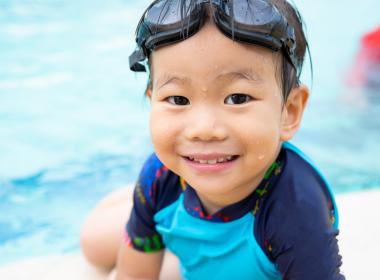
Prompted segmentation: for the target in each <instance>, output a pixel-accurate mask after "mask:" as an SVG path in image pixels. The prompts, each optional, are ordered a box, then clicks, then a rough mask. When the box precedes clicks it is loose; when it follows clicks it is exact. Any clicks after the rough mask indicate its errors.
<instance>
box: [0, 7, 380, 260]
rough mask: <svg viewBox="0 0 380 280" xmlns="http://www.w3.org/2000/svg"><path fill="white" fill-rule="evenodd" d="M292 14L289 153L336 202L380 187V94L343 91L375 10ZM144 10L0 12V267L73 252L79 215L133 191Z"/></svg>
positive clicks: (140, 145) (142, 141)
mask: <svg viewBox="0 0 380 280" xmlns="http://www.w3.org/2000/svg"><path fill="white" fill-rule="evenodd" d="M294 2H295V3H296V4H297V6H298V7H299V9H300V11H301V13H302V14H303V16H304V19H305V22H306V24H307V27H308V28H307V31H308V38H309V41H310V46H311V51H312V56H313V62H314V79H313V85H312V98H311V101H310V104H309V108H308V109H307V110H308V111H307V113H306V115H305V119H304V122H303V126H302V129H301V131H300V133H299V134H298V136H297V137H296V139H295V141H294V142H295V143H296V144H297V145H298V146H300V147H301V149H303V150H304V151H305V152H306V153H307V154H309V155H310V157H311V158H313V159H314V161H315V162H316V164H317V165H318V166H320V169H321V170H322V172H323V173H325V175H326V177H327V179H328V180H329V181H330V183H331V185H332V187H333V189H334V191H335V192H336V193H342V192H350V191H354V190H358V189H368V188H376V187H380V176H379V174H380V165H379V164H376V160H377V158H378V157H379V156H380V147H379V145H378V143H379V140H380V133H379V129H380V118H379V117H378V115H379V113H380V92H374V91H368V90H362V89H357V88H356V89H353V88H349V87H348V86H347V85H346V84H345V81H344V76H345V73H346V71H347V69H348V68H349V67H350V66H351V65H352V63H353V59H354V55H355V52H356V51H357V49H358V42H359V39H360V37H361V35H362V34H363V33H365V32H367V31H369V30H371V29H372V28H373V27H375V26H376V25H377V24H380V14H379V13H378V12H377V11H378V10H379V9H380V2H378V0H363V1H361V2H360V6H357V4H356V3H357V2H354V1H352V0H350V1H343V0H339V1H328V0H320V1H311V0H302V1H301V0H298V1H294ZM90 3H91V4H90ZM148 3H149V1H146V0H139V1H123V0H110V1H106V2H105V1H101V0H95V1H91V2H90V1H85V0H78V1H63V0H50V1H41V0H34V1H28V0H12V1H11V0H5V1H1V2H0V135H1V137H0V264H3V263H6V262H10V261H14V260H19V259H23V258H26V257H30V256H36V255H44V254H51V253H63V252H74V251H78V250H79V240H78V235H79V230H80V225H81V223H82V222H83V219H84V217H85V216H86V214H88V212H89V211H90V209H91V208H92V207H94V205H95V204H96V202H97V201H98V200H99V199H100V198H101V197H103V196H104V195H106V194H107V193H109V192H111V191H112V190H115V189H116V188H118V187H120V186H122V185H126V184H130V183H133V181H134V180H135V178H136V176H137V174H138V172H139V168H140V166H141V163H142V162H143V160H144V158H145V157H146V156H147V155H148V154H149V153H150V152H151V151H152V147H151V144H150V140H149V133H148V112H149V104H147V102H146V101H145V100H144V99H143V97H142V93H143V90H144V87H145V83H146V76H145V75H144V74H141V75H140V74H139V75H136V74H134V73H132V72H130V71H129V70H128V55H129V54H130V52H131V51H132V50H133V49H134V43H133V32H134V29H135V26H136V23H137V21H138V19H139V16H140V15H141V13H142V11H143V9H144V7H146V6H147V4H148ZM310 76H311V75H310V68H309V66H308V65H306V66H305V71H304V76H303V80H304V81H305V83H307V84H309V85H311V78H310Z"/></svg>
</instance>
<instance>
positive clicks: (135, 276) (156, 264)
mask: <svg viewBox="0 0 380 280" xmlns="http://www.w3.org/2000/svg"><path fill="white" fill-rule="evenodd" d="M163 256H164V253H163V251H159V252H155V253H143V252H139V251H137V250H135V249H134V248H132V247H130V246H128V245H127V244H126V243H123V244H122V245H121V247H120V251H119V255H118V259H117V264H116V280H156V279H158V278H159V275H160V270H161V265H162V260H163Z"/></svg>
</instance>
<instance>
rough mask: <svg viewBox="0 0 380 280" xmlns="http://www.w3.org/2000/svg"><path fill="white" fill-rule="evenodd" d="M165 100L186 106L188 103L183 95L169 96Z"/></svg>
mask: <svg viewBox="0 0 380 280" xmlns="http://www.w3.org/2000/svg"><path fill="white" fill-rule="evenodd" d="M166 101H167V102H169V103H170V104H173V105H178V106H186V105H189V104H190V101H189V99H187V98H186V97H183V96H169V97H168V98H166Z"/></svg>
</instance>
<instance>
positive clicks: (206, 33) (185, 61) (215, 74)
mask: <svg viewBox="0 0 380 280" xmlns="http://www.w3.org/2000/svg"><path fill="white" fill-rule="evenodd" d="M278 58H279V54H278V53H274V52H271V51H270V50H268V49H265V48H263V47H259V46H255V45H248V44H242V43H238V42H234V41H233V40H231V39H230V38H228V37H226V36H225V35H223V34H222V33H221V32H220V31H219V30H218V29H217V27H216V26H215V25H214V24H213V23H212V22H208V23H206V24H205V26H204V27H203V28H202V29H201V30H200V31H199V32H198V33H196V34H195V35H194V36H192V37H190V38H189V39H187V40H185V41H182V42H180V43H176V44H173V45H169V46H165V47H162V48H159V49H157V50H156V51H154V52H153V54H152V56H151V71H152V74H153V75H152V77H153V83H157V82H158V81H160V80H165V79H167V78H169V77H173V76H174V77H182V78H183V80H184V81H206V80H210V81H215V80H225V81H226V80H228V79H234V78H238V77H239V76H240V77H242V78H244V77H245V78H249V79H250V80H252V81H262V82H266V83H274V84H277V82H276V71H277V68H278V67H277V66H278V62H279V59H278ZM223 78H224V79H223Z"/></svg>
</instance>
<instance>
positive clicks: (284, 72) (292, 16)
mask: <svg viewBox="0 0 380 280" xmlns="http://www.w3.org/2000/svg"><path fill="white" fill-rule="evenodd" d="M158 1H159V0H155V1H153V3H152V4H151V5H150V6H152V5H154V4H155V3H156V2H158ZM232 1H233V0H232ZM246 1H247V4H250V1H251V0H246ZM267 1H268V2H269V3H270V4H272V5H273V6H274V7H276V8H277V10H278V11H279V12H280V13H281V14H282V15H283V16H284V17H285V19H286V20H287V22H288V24H289V25H290V26H292V27H293V28H294V31H295V39H296V49H295V57H296V65H292V64H291V62H290V61H289V59H288V58H287V57H286V55H285V53H282V56H281V57H282V59H281V63H280V66H281V72H280V73H281V77H280V78H281V89H282V94H283V100H284V101H286V100H287V98H288V96H289V94H290V92H291V90H292V89H293V88H296V87H298V86H300V84H301V82H300V76H301V72H302V68H303V64H304V60H305V56H306V52H307V53H308V55H309V60H310V67H311V73H312V75H313V64H312V59H311V54H310V48H309V43H308V41H307V39H306V35H305V31H304V23H303V20H302V17H301V15H300V13H299V11H298V9H297V8H296V7H295V5H294V4H290V3H289V2H288V1H287V0H267ZM197 2H198V1H197V0H181V1H180V2H179V4H180V5H181V7H180V10H181V16H182V18H185V17H186V15H187V13H188V11H189V10H191V9H192V7H193V6H194V5H197ZM210 2H211V0H210ZM177 3H178V2H177ZM169 5H171V0H168V1H167V3H166V7H163V11H162V15H161V17H162V18H164V17H165V13H166V12H167V10H168V6H169ZM210 7H211V5H210ZM204 17H205V18H204V19H203V22H206V21H207V20H209V17H210V15H209V13H205V14H204ZM139 24H141V21H140V23H139ZM232 27H233V26H232ZM187 30H188V26H187V24H186V22H184V25H183V34H184V35H183V36H184V37H186V35H185V34H186V33H187ZM148 67H149V79H148V84H147V90H148V89H152V81H151V74H150V73H151V72H150V69H151V63H150V59H149V58H148Z"/></svg>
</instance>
